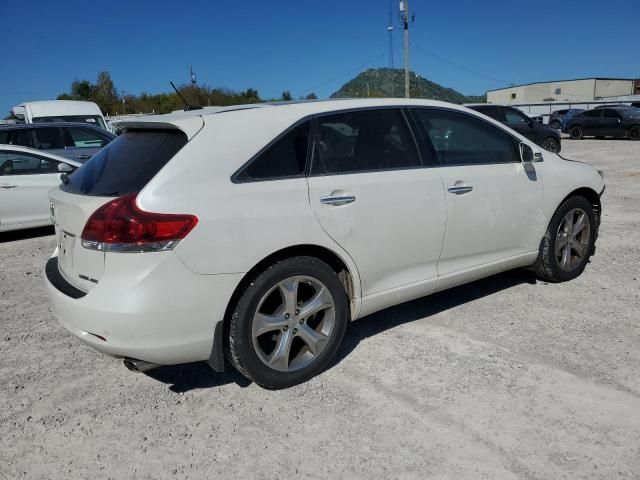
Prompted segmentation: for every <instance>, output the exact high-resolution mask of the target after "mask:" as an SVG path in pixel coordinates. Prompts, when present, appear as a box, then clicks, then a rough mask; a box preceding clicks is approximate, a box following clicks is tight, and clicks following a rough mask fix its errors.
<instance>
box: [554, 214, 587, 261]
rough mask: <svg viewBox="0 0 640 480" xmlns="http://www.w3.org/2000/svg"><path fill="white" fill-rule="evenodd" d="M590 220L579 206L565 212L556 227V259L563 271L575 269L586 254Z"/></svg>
mask: <svg viewBox="0 0 640 480" xmlns="http://www.w3.org/2000/svg"><path fill="white" fill-rule="evenodd" d="M590 237H591V222H590V221H589V216H588V215H587V213H586V212H585V211H584V210H582V209H581V208H574V209H572V210H570V211H569V212H567V214H566V215H565V216H564V217H563V219H562V221H561V222H560V225H559V227H558V232H557V234H556V248H555V253H556V259H557V260H558V265H559V266H560V268H561V269H562V270H564V271H565V272H570V271H572V270H574V269H576V268H577V267H578V266H579V265H580V264H581V263H582V260H583V259H584V258H585V257H586V256H588V253H589V252H588V248H589V239H590Z"/></svg>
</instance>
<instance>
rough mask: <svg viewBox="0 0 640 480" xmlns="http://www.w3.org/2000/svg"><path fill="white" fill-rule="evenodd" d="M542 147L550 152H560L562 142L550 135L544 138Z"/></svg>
mask: <svg viewBox="0 0 640 480" xmlns="http://www.w3.org/2000/svg"><path fill="white" fill-rule="evenodd" d="M541 147H542V148H544V149H545V150H547V151H549V152H553V153H558V152H559V151H560V142H559V141H558V140H556V139H555V138H553V137H548V138H545V139H544V141H543V142H542V145H541Z"/></svg>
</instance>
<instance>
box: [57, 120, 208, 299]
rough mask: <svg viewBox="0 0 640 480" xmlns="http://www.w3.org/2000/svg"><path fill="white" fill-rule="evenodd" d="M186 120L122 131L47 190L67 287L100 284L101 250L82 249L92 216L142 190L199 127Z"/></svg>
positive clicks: (102, 266) (137, 126)
mask: <svg viewBox="0 0 640 480" xmlns="http://www.w3.org/2000/svg"><path fill="white" fill-rule="evenodd" d="M185 120H187V122H184V121H183V122H181V123H186V124H187V125H186V127H187V128H184V129H180V128H178V126H176V125H173V124H168V123H153V122H146V123H145V122H137V123H136V125H132V126H128V127H127V126H125V132H124V133H123V134H122V135H121V136H119V137H118V138H117V139H115V140H114V141H113V142H111V143H110V144H109V145H107V146H106V147H105V148H103V149H102V150H101V151H100V152H99V153H98V154H96V155H94V156H93V158H91V160H89V161H88V162H87V163H86V164H84V165H83V166H82V167H81V168H79V169H78V170H76V171H75V172H74V173H73V174H71V175H70V176H69V177H68V178H67V181H66V183H65V184H63V185H61V186H60V187H57V188H55V189H53V190H51V192H50V193H49V199H50V202H51V203H50V209H51V216H52V220H53V222H54V225H55V230H56V241H57V247H58V260H57V262H58V269H59V271H60V273H61V274H62V276H63V277H64V278H65V279H66V280H67V281H68V282H69V283H70V284H71V285H73V286H75V287H76V288H79V289H81V290H83V291H85V292H88V291H89V290H91V289H92V288H94V287H95V286H96V285H97V284H99V282H100V279H101V278H102V275H103V273H104V270H105V258H106V257H105V255H106V254H105V251H104V250H102V249H100V248H86V247H85V246H83V242H82V233H83V230H84V228H85V226H86V225H87V221H88V220H89V219H90V218H91V215H92V214H94V212H96V210H98V209H99V208H100V207H102V206H103V205H105V204H106V203H108V202H110V201H112V200H114V199H116V198H119V197H122V196H125V195H129V194H135V193H138V192H139V191H140V190H142V189H143V188H144V186H145V185H146V184H147V183H148V182H149V181H150V180H151V179H152V178H153V177H154V176H155V175H156V174H157V173H158V172H159V171H160V169H162V167H164V165H166V164H167V163H168V162H169V160H171V158H172V157H173V156H174V155H175V154H176V153H177V152H178V151H179V150H180V149H181V148H182V147H183V146H184V145H185V144H186V143H187V142H188V140H189V139H190V137H191V136H193V135H195V134H196V133H197V132H198V131H199V129H200V128H201V127H202V118H201V117H192V118H189V119H185ZM194 120H196V121H195V122H194ZM198 125H199V127H198ZM188 127H191V128H188Z"/></svg>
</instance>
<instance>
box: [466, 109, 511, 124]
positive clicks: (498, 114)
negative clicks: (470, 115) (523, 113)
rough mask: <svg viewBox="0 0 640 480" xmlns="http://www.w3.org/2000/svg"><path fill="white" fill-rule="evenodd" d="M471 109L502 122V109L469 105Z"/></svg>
mask: <svg viewBox="0 0 640 480" xmlns="http://www.w3.org/2000/svg"><path fill="white" fill-rule="evenodd" d="M471 108H472V109H473V110H475V111H477V112H480V113H482V114H483V115H486V116H487V117H491V118H493V119H494V120H497V121H498V122H504V114H503V113H502V109H501V108H499V107H471Z"/></svg>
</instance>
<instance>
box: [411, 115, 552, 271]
mask: <svg viewBox="0 0 640 480" xmlns="http://www.w3.org/2000/svg"><path fill="white" fill-rule="evenodd" d="M412 113H413V116H414V118H415V119H416V123H417V124H418V126H419V127H420V128H421V129H422V132H423V135H424V138H425V139H426V141H427V142H429V143H430V144H431V145H432V146H433V149H434V150H435V152H436V155H437V157H438V159H439V162H440V167H439V168H438V170H439V171H440V175H441V176H442V180H443V183H444V188H445V189H446V190H445V196H446V205H447V226H446V233H445V238H444V242H443V246H442V254H441V256H440V261H439V263H438V273H439V275H441V276H446V275H449V274H453V273H456V272H460V271H464V270H466V269H471V268H474V267H478V266H481V265H485V264H488V263H491V262H499V261H503V260H505V259H508V258H510V257H513V256H516V255H519V254H523V253H526V252H531V251H533V250H536V249H537V248H538V245H539V242H540V232H541V231H544V228H543V225H542V224H543V223H544V219H545V216H544V213H543V211H542V194H543V190H542V181H541V179H540V178H539V177H538V176H537V174H536V172H535V170H534V171H526V170H525V168H524V166H523V164H522V163H521V161H520V156H519V152H518V142H516V140H515V139H514V138H513V137H512V136H511V135H509V134H508V133H507V132H505V131H503V130H502V129H500V128H499V127H496V126H494V125H491V124H489V123H488V122H486V121H484V120H482V119H480V118H478V117H476V116H473V115H470V114H466V113H463V112H457V111H452V110H447V109H435V108H415V109H412ZM534 165H535V164H534Z"/></svg>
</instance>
